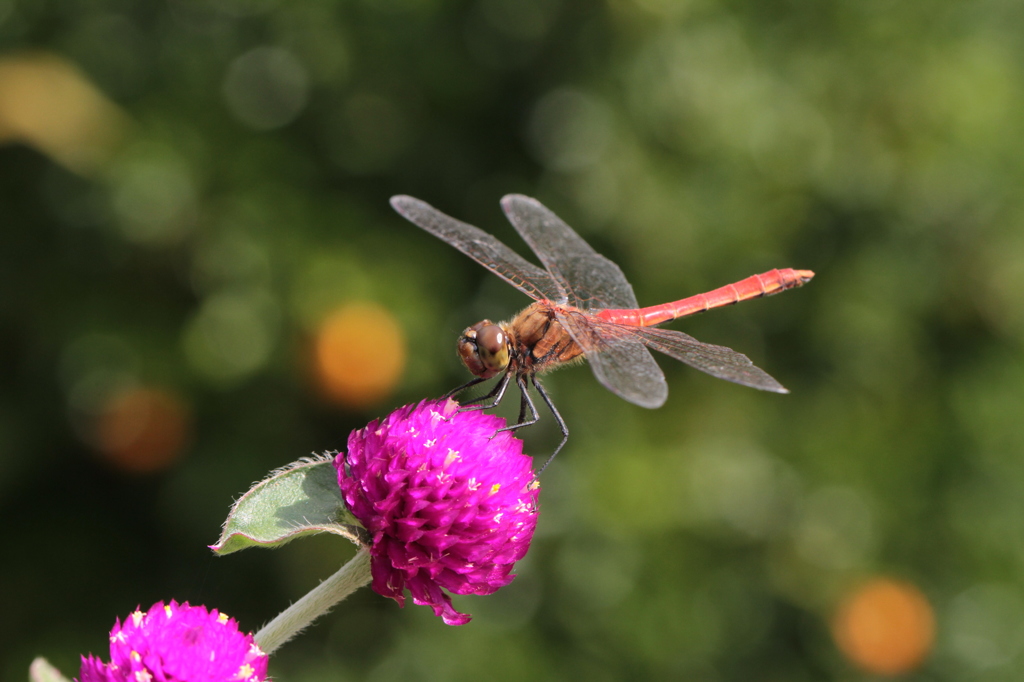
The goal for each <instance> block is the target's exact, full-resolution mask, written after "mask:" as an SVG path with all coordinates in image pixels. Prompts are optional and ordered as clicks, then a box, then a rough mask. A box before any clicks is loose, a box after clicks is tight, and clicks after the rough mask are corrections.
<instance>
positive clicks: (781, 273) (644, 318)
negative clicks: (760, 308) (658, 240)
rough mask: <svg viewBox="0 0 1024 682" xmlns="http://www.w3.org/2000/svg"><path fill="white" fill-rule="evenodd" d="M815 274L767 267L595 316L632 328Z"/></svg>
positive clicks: (756, 294) (763, 292)
mask: <svg viewBox="0 0 1024 682" xmlns="http://www.w3.org/2000/svg"><path fill="white" fill-rule="evenodd" d="M812 277H814V273H813V272H811V271H810V270H794V269H792V268H782V269H776V270H769V271H768V272H763V273H761V274H760V275H751V276H750V277H747V278H746V279H741V280H740V281H738V282H733V283H732V284H727V285H725V286H724V287H719V288H718V289H715V290H713V291H709V292H707V293H703V294H697V295H696V296H690V297H689V298H684V299H680V300H678V301H673V302H671V303H663V304H661V305H656V306H651V307H649V308H640V309H637V310H601V311H599V312H598V313H597V316H598V317H600V318H601V319H603V320H606V321H608V322H615V323H617V324H628V325H632V326H634V327H653V326H654V325H658V324H662V323H663V322H669V321H670V320H677V319H679V318H680V317H687V316H689V315H695V314H697V313H703V312H705V311H708V310H711V309H712V308H721V307H723V306H727V305H733V304H736V303H739V302H740V301H746V300H749V299H752V298H761V297H762V296H771V295H772V294H777V293H779V292H780V291H785V290H786V289H793V288H795V287H799V286H802V285H804V284H806V283H807V282H809V281H811V278H812Z"/></svg>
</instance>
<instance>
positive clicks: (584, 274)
mask: <svg viewBox="0 0 1024 682" xmlns="http://www.w3.org/2000/svg"><path fill="white" fill-rule="evenodd" d="M391 205H392V207H393V208H394V209H395V210H396V211H397V212H398V213H399V214H400V215H401V216H402V217H404V218H406V219H407V220H409V221H410V222H412V223H413V224H415V225H417V226H419V227H421V228H423V229H424V230H426V231H427V232H429V233H430V234H432V235H434V236H435V237H438V238H439V239H441V240H443V241H445V242H447V243H448V244H450V245H452V246H454V247H455V248H456V249H458V250H459V251H461V252H462V253H464V254H466V255H467V256H469V257H470V258H472V259H473V260H475V261H476V262H477V263H479V264H480V265H482V266H484V267H485V268H487V269H488V270H490V271H491V272H493V273H494V274H495V275H497V276H498V277H500V278H502V279H504V280H505V281H506V282H508V283H509V284H511V285H512V286H514V287H515V288H516V289H518V290H519V291H521V292H523V293H524V294H526V295H527V296H529V297H530V298H532V299H533V300H534V302H533V303H532V304H530V305H529V306H527V307H526V308H525V309H523V310H522V311H521V312H520V313H519V314H518V315H516V316H515V317H514V318H513V319H512V320H510V321H507V322H500V323H494V322H491V321H490V320H482V321H480V322H478V323H476V324H474V325H473V326H471V327H467V328H466V329H465V330H464V331H463V332H462V334H461V336H460V337H459V340H458V353H459V357H460V358H461V359H462V362H463V364H465V366H466V368H467V369H469V371H470V373H472V374H473V377H474V378H473V379H471V380H470V381H469V382H467V383H465V384H463V385H462V386H459V387H458V388H456V389H454V390H453V391H451V392H450V393H449V394H448V395H449V396H454V395H457V394H459V393H461V392H462V391H464V390H466V389H468V388H470V387H471V386H475V385H477V384H479V383H481V382H483V381H487V380H488V379H493V378H495V377H498V376H500V379H499V380H498V382H497V383H496V384H495V385H494V388H493V389H492V390H491V391H490V392H489V393H487V394H486V395H483V396H481V397H479V398H476V399H473V400H470V401H466V402H464V403H463V405H464V406H467V405H468V406H470V407H468V408H467V409H491V408H493V407H496V406H497V405H498V404H499V403H500V402H501V400H502V398H503V397H504V395H505V391H506V389H507V388H508V386H509V384H510V383H511V382H512V381H515V383H516V385H517V386H518V387H519V392H520V396H521V397H520V408H519V419H518V420H517V422H516V423H515V424H512V425H510V426H507V427H506V429H509V430H514V429H519V428H522V427H524V426H529V425H531V424H534V423H536V422H537V421H538V420H539V418H540V417H539V413H538V412H537V408H536V406H535V405H534V403H533V399H532V398H531V397H530V392H529V384H532V385H533V387H534V388H535V389H536V391H537V393H538V395H540V397H541V399H542V400H543V401H544V403H545V404H546V405H547V407H548V409H549V410H550V411H551V414H552V415H553V416H554V418H555V421H556V422H557V424H558V428H559V430H560V431H561V433H562V440H561V442H560V443H559V445H558V447H557V448H555V451H554V452H553V453H552V454H551V456H550V457H549V458H548V460H547V462H545V464H544V466H542V467H541V469H540V471H543V470H544V468H545V467H547V465H548V464H549V463H550V462H551V460H553V459H554V457H555V455H557V454H558V452H559V451H560V450H561V449H562V447H563V446H564V445H565V443H566V441H567V440H568V438H569V430H568V427H567V426H566V424H565V420H564V419H562V416H561V415H560V414H559V413H558V409H557V408H556V407H555V404H554V403H553V402H552V400H551V397H550V395H549V394H548V392H547V391H546V390H545V388H544V385H543V382H542V381H541V378H540V376H539V375H542V374H544V373H545V372H548V371H550V370H553V369H556V368H558V367H562V366H564V365H567V364H570V363H574V362H579V361H582V360H584V359H585V360H586V361H587V362H589V364H590V367H591V369H592V370H593V372H594V376H595V377H597V380H598V381H599V382H600V383H601V384H603V385H604V386H605V388H607V389H608V390H610V391H611V392H612V393H614V394H616V395H618V396H619V397H621V398H624V399H625V400H628V401H629V402H631V403H633V404H634V405H639V406H640V407H646V408H652V409H653V408H657V407H661V406H662V405H663V404H664V403H665V400H666V399H667V398H668V385H667V384H666V382H665V375H664V374H663V373H662V371H661V368H660V367H659V366H658V363H657V362H656V361H655V359H654V357H653V356H652V355H651V353H650V351H649V350H648V349H653V350H656V351H658V352H660V353H664V354H665V355H668V356H669V357H671V358H675V359H676V360H679V361H681V362H683V363H685V364H687V365H689V366H691V367H694V368H696V369H699V370H701V371H702V372H706V373H708V374H710V375H711V376H714V377H718V378H719V379H725V380H726V381H732V382H734V383H737V384H742V385H743V386H750V387H751V388H756V389H760V390H762V391H771V392H775V393H788V392H789V391H787V390H786V389H785V388H784V387H783V386H782V384H780V383H779V382H778V381H776V380H775V379H774V378H772V377H771V376H770V375H769V374H768V373H767V372H765V371H764V370H762V369H760V368H758V367H756V366H755V365H754V364H753V363H752V362H751V361H750V359H749V358H747V356H745V355H743V354H742V353H738V352H736V351H734V350H732V349H731V348H726V347H724V346H716V345H712V344H709V343H702V342H700V341H698V340H697V339H695V338H693V337H692V336H689V335H687V334H684V333H683V332H680V331H676V330H671V329H661V328H659V327H658V325H661V324H663V323H665V322H670V321H672V320H676V319H679V318H682V317H687V316H689V315H694V314H696V313H701V312H705V311H707V310H711V309H712V308H719V307H722V306H727V305H732V304H734V303H739V302H740V301H745V300H748V299H753V298H760V297H762V296H769V295H771V294H777V293H779V292H782V291H785V290H787V289H793V288H795V287H799V286H802V285H804V284H806V283H807V282H809V281H810V280H811V278H812V277H814V273H813V272H811V271H810V270H794V269H792V268H784V269H775V270H769V271H768V272H764V273H761V274H759V275H753V276H751V277H747V278H746V279H742V280H740V281H738V282H734V283H732V284H728V285H726V286H723V287H720V288H718V289H714V290H713V291H708V292H706V293H703V294H697V295H696V296H690V297H688V298H684V299H681V300H678V301H673V302H671V303H663V304H661V305H656V306H651V307H647V308H641V307H640V306H639V304H638V303H637V300H636V296H635V295H634V294H633V287H632V286H630V284H629V281H628V280H627V279H626V276H625V275H624V274H623V273H622V270H621V269H620V268H619V266H617V265H616V264H615V263H613V262H612V261H610V260H609V259H607V258H605V257H604V256H602V255H601V254H599V253H597V252H596V251H595V250H594V249H593V248H591V246H590V245H589V244H587V242H585V241H584V240H583V238H582V237H580V236H579V235H578V234H576V232H575V231H574V230H573V229H572V228H571V227H569V226H568V225H567V224H566V223H565V222H564V221H562V220H561V219H560V218H559V217H558V216H556V215H555V214H554V213H553V212H552V211H551V210H550V209H548V208H547V207H545V206H544V205H543V204H541V203H540V202H539V201H537V200H536V199H533V198H531V197H528V196H524V195H521V194H509V195H507V196H505V197H504V198H502V200H501V207H502V209H503V210H504V212H505V215H506V217H507V218H508V220H509V222H511V223H512V225H513V227H515V229H516V231H517V232H518V233H519V235H520V236H521V237H522V238H523V240H524V241H525V242H526V243H527V245H529V247H530V248H531V249H532V250H533V253H534V254H535V255H536V256H537V258H538V259H539V260H540V262H541V263H542V264H543V266H544V267H543V268H540V267H537V266H536V265H534V264H533V263H531V262H529V261H528V260H526V259H525V258H523V257H522V256H520V255H519V254H518V253H516V252H515V251H513V250H512V249H511V248H509V247H508V246H506V245H505V244H503V243H501V242H500V241H498V239H496V238H495V237H494V236H492V235H490V234H488V233H487V232H485V231H483V230H481V229H480V228H478V227H474V226H473V225H469V224H467V223H464V222H461V221H459V220H456V219H455V218H452V217H451V216H448V215H446V214H444V213H442V212H441V211H439V210H437V209H436V208H434V207H433V206H431V205H430V204H428V203H426V202H424V201H421V200H420V199H416V198H414V197H410V196H406V195H399V196H395V197H392V198H391ZM474 403H477V404H475V405H474ZM540 471H538V475H539V473H540Z"/></svg>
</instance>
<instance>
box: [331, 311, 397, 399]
mask: <svg viewBox="0 0 1024 682" xmlns="http://www.w3.org/2000/svg"><path fill="white" fill-rule="evenodd" d="M315 352H316V372H317V377H318V379H319V381H320V386H321V388H322V389H323V390H324V392H325V393H326V395H327V397H329V398H330V399H331V400H335V401H337V402H339V403H341V404H343V405H346V406H349V407H363V406H366V405H372V404H373V403H376V402H378V401H379V400H381V399H383V398H384V397H385V396H387V395H388V394H390V393H391V391H392V390H394V388H395V384H397V383H398V379H399V377H401V375H402V370H403V369H405V360H406V354H407V352H406V341H405V334H404V333H403V332H402V328H401V327H400V326H399V325H398V322H397V320H395V317H394V315H392V313H391V312H390V311H388V310H386V309H385V308H382V307H381V306H379V305H376V304H374V303H350V304H348V305H346V306H344V307H342V308H340V309H338V310H336V311H335V312H334V313H332V314H331V315H330V316H328V317H327V319H325V320H324V321H323V323H322V324H321V325H320V329H319V331H318V332H317V336H316V351H315Z"/></svg>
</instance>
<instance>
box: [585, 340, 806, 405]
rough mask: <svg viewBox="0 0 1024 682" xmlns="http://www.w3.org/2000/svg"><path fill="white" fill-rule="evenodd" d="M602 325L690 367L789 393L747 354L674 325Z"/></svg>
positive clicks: (727, 378) (726, 378)
mask: <svg viewBox="0 0 1024 682" xmlns="http://www.w3.org/2000/svg"><path fill="white" fill-rule="evenodd" d="M605 327H622V328H624V329H626V330H628V331H629V333H631V334H633V335H634V336H635V337H636V338H639V339H641V340H643V342H644V343H646V344H647V346H648V347H650V348H653V349H654V350H656V351H658V352H661V353H664V354H665V355H668V356H669V357H672V358H675V359H676V360H679V361H680V362H685V363H686V364H687V365H689V366H690V367H695V368H696V369H699V370H701V371H702V372H707V373H708V374H710V375H711V376H713V377H718V378H719V379H725V380H726V381H732V382H734V383H737V384H742V385H744V386H750V387H751V388H757V389H760V390H762V391H772V392H774V393H789V391H788V390H786V388H785V387H783V385H782V384H780V383H779V382H778V381H776V380H775V379H774V378H772V376H771V375H769V374H768V373H767V372H765V371H764V370H763V369H761V368H759V367H757V366H756V365H755V364H754V363H752V362H751V361H750V358H748V357H747V356H746V355H743V354H742V353H737V352H736V351H734V350H732V349H731V348H726V347H725V346H714V345H711V344H710V343H701V342H700V341H698V340H697V339H695V338H693V337H692V336H688V335H687V334H684V333H682V332H680V331H676V330H674V329H656V328H653V327H632V326H628V325H617V324H607V323H606V324H602V325H601V326H600V329H601V330H602V331H604V329H605Z"/></svg>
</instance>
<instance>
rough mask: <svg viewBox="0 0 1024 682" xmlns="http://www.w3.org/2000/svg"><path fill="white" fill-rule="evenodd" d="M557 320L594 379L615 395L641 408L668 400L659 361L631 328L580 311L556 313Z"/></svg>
mask: <svg viewBox="0 0 1024 682" xmlns="http://www.w3.org/2000/svg"><path fill="white" fill-rule="evenodd" d="M555 315H556V316H557V317H558V321H559V322H561V324H562V326H563V327H564V328H565V329H566V330H567V331H568V332H569V335H570V336H571V337H572V339H573V341H575V342H576V343H577V344H579V346H580V348H582V349H583V354H584V355H585V356H586V358H587V362H589V363H590V368H591V369H592V370H593V371H594V376H596V377H597V380H598V381H600V382H601V383H602V384H603V385H604V386H605V388H607V389H608V390H609V391H611V392H612V393H614V394H615V395H617V396H619V397H621V398H624V399H626V400H628V401H629V402H631V403H633V404H634V405H639V406H640V407H648V408H651V409H653V408H656V407H661V406H662V405H664V404H665V400H666V399H667V398H668V384H667V383H665V375H664V374H662V372H661V368H660V367H658V363H657V361H656V360H655V359H654V357H653V356H652V355H651V353H650V351H648V350H647V348H645V347H644V344H643V342H641V341H639V340H637V339H636V338H635V337H633V336H632V335H631V334H630V333H629V332H628V329H629V328H628V327H624V326H622V325H612V324H606V323H600V322H599V321H597V322H598V324H592V322H595V319H594V318H593V317H592V316H590V315H586V314H584V313H581V312H575V311H557V310H556V311H555Z"/></svg>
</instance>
